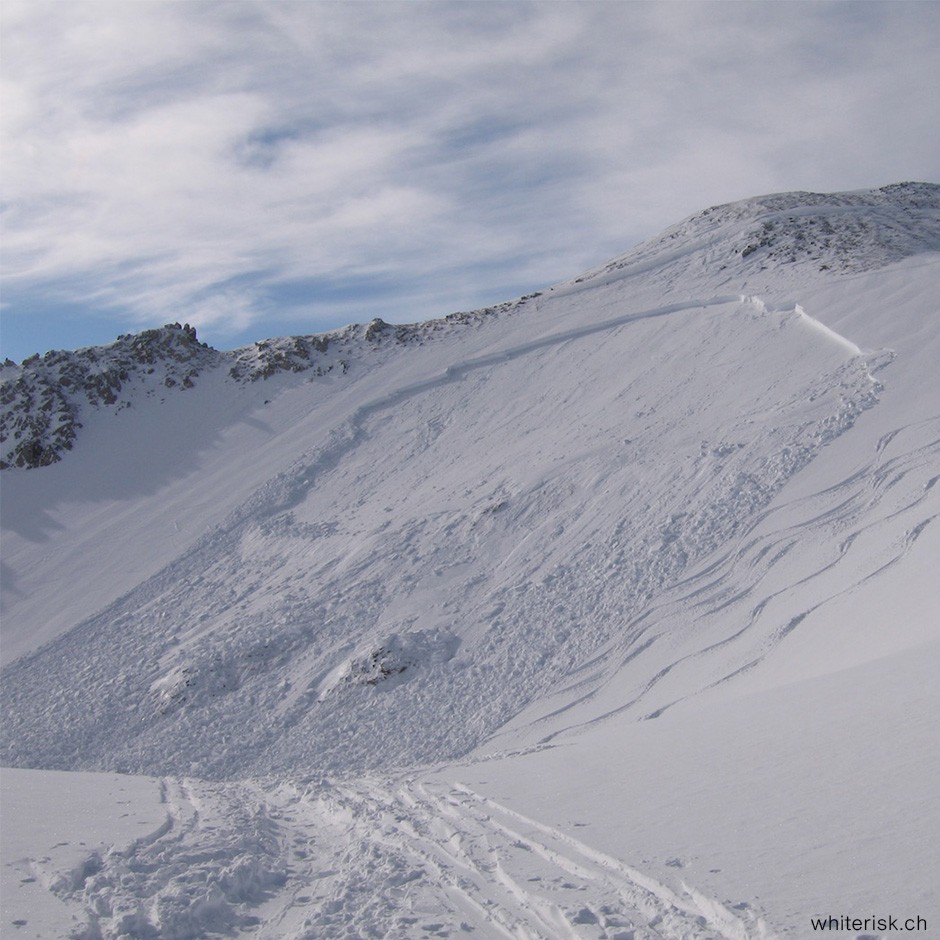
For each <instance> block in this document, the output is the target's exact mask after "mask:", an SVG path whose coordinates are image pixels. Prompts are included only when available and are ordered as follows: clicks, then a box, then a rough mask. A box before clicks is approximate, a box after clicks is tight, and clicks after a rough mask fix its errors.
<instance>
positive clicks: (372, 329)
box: [0, 297, 531, 470]
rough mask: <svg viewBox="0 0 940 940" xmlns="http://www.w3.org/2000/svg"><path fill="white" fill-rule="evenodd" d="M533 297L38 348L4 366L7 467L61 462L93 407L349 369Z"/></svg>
mask: <svg viewBox="0 0 940 940" xmlns="http://www.w3.org/2000/svg"><path fill="white" fill-rule="evenodd" d="M529 299H531V298H530V297H525V298H520V299H519V300H517V301H513V302H509V303H505V304H501V305H499V306H498V307H490V308H486V309H484V310H479V311H474V312H472V313H455V314H450V315H449V316H447V317H443V318H441V319H437V320H430V321H428V322H426V323H419V324H410V325H392V324H389V323H385V322H384V321H383V320H381V319H378V318H376V319H374V320H372V321H371V322H370V323H368V324H365V325H362V324H353V325H351V326H347V327H344V328H342V329H339V330H333V331H331V332H327V333H319V334H312V335H307V336H285V337H278V338H274V339H265V340H258V341H257V342H255V343H252V344H250V345H248V346H242V347H239V348H238V349H234V350H231V351H229V352H220V351H219V350H216V349H213V348H212V347H210V346H208V345H207V344H206V343H200V342H199V341H198V339H197V336H196V330H195V328H194V327H192V326H190V325H189V324H188V323H187V324H183V325H180V324H179V323H168V324H166V325H165V326H163V327H160V328H158V329H152V330H144V331H143V332H141V333H136V334H124V335H121V336H119V337H118V338H117V340H116V341H115V342H114V343H111V344H109V345H106V346H90V347H86V348H83V349H78V350H75V351H67V350H53V351H50V352H47V353H46V354H45V355H44V356H40V355H39V354H38V353H37V354H36V355H34V356H30V357H29V358H27V359H24V360H23V362H22V363H20V364H19V365H17V364H16V363H15V362H12V361H11V360H7V361H6V362H5V363H3V364H2V365H0V405H2V412H0V445H2V446H0V469H2V470H10V469H24V470H28V469H32V468H36V467H44V466H48V465H49V464H52V463H56V462H58V461H59V460H61V459H62V458H63V456H64V455H65V453H66V452H67V451H69V450H71V449H72V447H73V445H74V442H75V440H76V438H77V436H78V433H79V431H80V429H81V428H82V418H83V416H84V415H87V414H88V413H89V411H90V410H91V411H103V410H106V409H109V410H111V411H112V412H119V411H121V410H123V409H125V408H130V407H132V406H133V405H134V403H135V402H139V401H141V400H142V399H146V398H154V397H159V396H164V395H167V394H172V393H174V392H180V391H186V390H188V389H192V388H194V387H195V386H196V384H197V383H198V381H199V378H200V376H202V375H204V374H205V373H206V372H208V371H210V370H216V369H218V370H223V371H224V372H225V374H226V377H227V379H228V380H229V381H232V382H234V383H236V384H240V385H244V384H246V383H250V382H256V381H258V380H263V379H268V378H270V377H272V376H274V375H277V374H279V373H300V372H305V373H309V374H311V375H314V376H324V375H327V374H328V373H331V372H333V371H334V370H336V371H338V372H343V373H345V372H346V371H347V370H348V369H349V368H350V364H351V363H353V362H357V361H359V360H366V361H368V359H369V358H370V357H372V356H373V355H374V353H375V351H376V350H377V349H380V348H387V347H389V346H408V345H417V344H421V343H424V342H426V341H427V340H429V339H431V338H434V337H439V336H442V335H446V334H448V333H450V332H452V331H453V330H455V329H460V328H462V327H465V326H467V325H471V324H479V323H480V322H482V321H483V320H484V319H485V318H487V317H490V316H492V315H496V314H499V313H504V312H507V311H509V310H512V309H514V308H516V307H519V306H521V305H522V304H524V303H525V302H526V301H527V300H529Z"/></svg>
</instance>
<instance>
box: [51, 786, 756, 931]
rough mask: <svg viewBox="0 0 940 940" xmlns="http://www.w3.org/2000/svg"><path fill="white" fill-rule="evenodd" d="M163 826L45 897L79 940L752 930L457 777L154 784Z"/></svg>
mask: <svg viewBox="0 0 940 940" xmlns="http://www.w3.org/2000/svg"><path fill="white" fill-rule="evenodd" d="M162 788H163V793H164V801H165V804H166V808H167V814H168V815H167V823H166V825H165V826H164V827H162V828H161V829H160V830H158V831H157V832H156V833H154V834H153V835H152V836H151V837H149V838H148V839H143V840H140V841H138V842H136V843H135V844H134V845H133V846H131V847H130V848H128V849H126V850H123V851H117V850H112V851H111V852H109V853H107V854H106V855H105V856H104V857H100V856H95V857H93V858H91V859H89V861H88V862H86V864H85V865H84V866H83V868H82V869H81V870H80V871H79V872H77V873H74V874H73V875H72V876H71V877H70V878H68V879H66V878H60V879H59V881H58V882H57V883H56V884H55V885H54V889H53V890H55V892H56V893H57V894H59V896H60V897H61V898H62V899H63V900H64V901H66V902H67V903H69V904H71V905H73V906H78V907H80V908H81V910H82V912H83V918H84V926H83V927H80V928H78V929H76V930H75V931H74V932H73V933H72V935H71V936H72V938H73V940H112V938H117V937H121V936H135V937H142V938H143V937H160V938H162V940H185V938H195V937H202V936H207V935H210V934H214V933H231V932H233V931H238V932H240V933H242V934H243V935H249V936H255V937H257V938H259V940H261V938H269V940H274V938H283V940H323V938H327V937H328V938H330V940H343V938H347V940H353V938H356V940H363V938H373V937H374V938H386V940H418V938H430V937H449V936H465V935H471V936H472V935H476V936H479V937H484V938H487V940H489V938H499V937H504V938H510V940H758V938H768V937H770V934H769V933H768V931H767V928H766V927H765V925H764V924H763V922H762V921H761V920H760V918H759V917H757V916H755V915H753V914H752V913H751V912H750V911H748V910H747V909H746V908H745V907H743V906H742V907H741V908H740V909H739V912H737V913H736V912H733V911H731V910H729V909H728V908H726V907H725V906H724V905H722V904H721V903H720V902H718V901H717V900H715V899H712V898H708V897H706V896H705V895H704V894H702V893H701V892H699V891H696V890H695V889H694V887H688V886H685V885H683V887H682V889H681V890H680V891H678V892H677V891H674V890H673V889H671V888H669V887H667V886H666V885H664V884H662V883H660V882H659V881H657V880H656V879H654V878H652V877H650V876H648V875H646V874H644V873H642V872H640V871H638V870H637V869H635V868H632V867H630V866H628V865H625V864H624V863H623V862H621V861H619V860H618V859H615V858H612V857H611V856H609V855H606V854H604V853H601V852H598V851H596V850H594V849H592V848H591V847H589V846H588V845H586V844H584V843H583V842H580V841H579V840H577V839H575V838H573V837H571V836H570V835H567V834H565V833H563V832H560V831H558V830H556V829H554V828H552V827H550V826H547V825H544V824H542V823H539V822H536V821H534V820H532V819H528V818H527V817H525V816H523V815H521V814H520V813H517V812H515V811H513V810H510V809H508V808H506V807H504V806H502V805H500V804H499V803H497V802H495V801H494V800H491V799H488V798H486V797H483V796H480V795H478V794H477V793H475V792H473V791H472V790H470V789H469V788H467V787H465V786H462V785H460V784H431V783H422V782H420V781H416V780H413V779H412V780H405V781H398V782H397V783H396V782H393V781H382V780H379V779H374V778H362V779H358V780H351V781H343V782H339V781H336V782H327V781H320V782H319V783H317V784H316V785H313V786H306V787H297V786H293V785H290V784H280V785H277V786H269V787H267V788H262V787H261V786H260V785H255V784H251V783H248V782H242V783H238V784H207V783H202V782H198V781H192V780H185V779H175V778H174V779H165V780H164V781H163V782H162Z"/></svg>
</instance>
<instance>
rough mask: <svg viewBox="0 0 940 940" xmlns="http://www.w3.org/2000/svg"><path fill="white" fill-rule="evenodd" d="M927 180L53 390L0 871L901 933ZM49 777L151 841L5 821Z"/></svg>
mask: <svg viewBox="0 0 940 940" xmlns="http://www.w3.org/2000/svg"><path fill="white" fill-rule="evenodd" d="M938 193H940V187H936V186H931V185H928V184H904V185H902V186H898V187H886V188H885V189H883V190H877V191H872V192H868V193H852V194H837V195H835V196H821V195H818V194H799V193H798V194H785V195H782V196H775V197H761V198H759V199H755V200H748V201H745V202H744V203H738V204H734V205H732V206H726V207H718V208H716V209H713V210H707V211H706V212H705V213H700V214H699V215H697V216H693V217H692V218H691V219H689V220H686V222H684V223H681V224H680V225H679V226H676V227H675V228H674V229H671V230H669V231H667V232H666V233H664V235H663V236H662V238H660V239H657V240H654V241H653V242H650V243H647V244H646V245H643V246H640V247H639V248H638V249H635V250H634V251H633V252H631V253H629V254H628V255H626V256H624V257H623V258H621V259H616V260H615V261H613V262H611V263H609V264H608V265H605V266H603V267H602V268H598V269H597V270H596V271H594V272H589V273H588V274H586V275H584V276H583V277H581V278H578V279H576V280H574V281H571V282H567V283H565V284H559V285H556V286H555V287H554V288H552V289H549V290H546V291H544V292H542V293H541V294H540V295H538V296H535V297H531V298H527V299H526V301H525V302H517V303H515V304H507V305H503V307H501V308H498V309H494V310H491V311H487V312H481V313H479V314H474V315H466V316H463V317H460V318H457V319H451V320H450V321H448V322H447V323H445V324H438V325H431V324H429V325H424V326H419V327H408V328H392V327H384V326H382V325H375V324H373V325H372V326H371V327H370V328H368V329H366V328H349V330H348V331H345V332H344V333H343V336H342V338H340V339H337V340H335V341H334V342H333V344H332V346H330V345H329V344H327V348H326V349H324V348H323V343H322V342H321V341H320V340H315V339H314V338H308V339H306V340H303V342H302V343H299V341H298V342H294V341H290V342H287V341H273V345H272V346H265V347H264V348H263V349H261V348H260V347H259V349H260V351H259V349H255V350H252V349H250V348H249V349H248V350H242V351H236V353H235V354H216V358H213V357H212V356H203V358H204V359H205V360H206V362H207V363H208V364H204V366H203V367H202V368H201V369H200V371H198V372H197V373H193V380H192V385H193V387H191V388H189V389H187V390H185V391H183V390H180V389H178V388H173V389H172V390H171V391H169V392H167V391H166V386H162V387H161V386H159V385H154V384H153V380H151V379H149V378H147V377H146V376H143V377H140V378H139V379H138V378H135V377H133V376H132V378H131V380H129V381H127V382H126V384H125V386H124V387H122V389H121V391H120V395H122V396H124V397H123V398H120V399H119V400H117V401H115V402H114V403H112V404H111V405H110V406H108V407H101V406H92V405H89V404H82V405H81V407H80V409H79V408H78V406H76V413H78V414H80V417H81V424H82V428H81V430H80V433H78V434H76V437H75V440H74V444H73V447H72V449H71V450H70V451H68V452H67V453H64V454H63V459H62V460H61V461H60V462H58V463H53V464H51V465H49V466H43V467H40V468H38V469H32V470H28V471H23V470H17V471H7V472H5V474H4V480H3V491H4V492H3V513H4V517H3V524H4V533H3V539H4V540H3V554H4V572H3V573H4V593H3V601H4V610H3V613H4V616H3V634H2V640H3V649H2V652H3V659H4V663H5V666H4V674H3V698H4V709H5V721H4V726H3V748H4V758H3V759H4V762H5V763H6V764H8V765H12V766H16V767H22V768H35V769H34V770H29V771H27V770H21V771H9V772H7V771H4V781H5V782H4V787H5V792H4V823H3V825H4V830H3V846H4V848H3V853H4V865H5V869H4V871H5V873H6V872H7V871H8V870H11V871H17V872H18V871H22V870H24V869H23V866H24V864H31V865H33V866H34V867H35V866H39V867H40V868H42V870H43V871H44V872H47V871H52V869H53V868H56V865H58V868H57V870H58V871H60V872H66V873H67V872H69V871H71V872H73V873H74V872H75V871H76V870H78V871H82V870H83V869H82V865H85V868H86V869H88V870H87V875H88V876H87V877H80V878H77V879H76V878H75V877H74V876H67V877H66V878H65V881H60V882H55V876H54V875H44V876H43V877H44V878H45V879H46V880H45V882H43V883H46V884H49V885H53V883H55V884H56V885H58V887H57V888H55V889H54V890H53V891H51V892H47V896H48V898H49V902H48V903H49V904H50V905H53V907H50V908H49V910H53V909H55V910H58V911H59V915H61V910H60V909H59V908H61V907H65V908H66V909H67V910H68V911H69V917H76V918H78V920H77V921H76V923H79V924H81V925H82V926H81V927H80V928H77V929H78V933H77V934H75V935H76V936H77V935H81V936H87V937H89V938H91V937H98V936H101V937H112V936H141V937H147V936H163V937H174V938H175V937H191V936H211V935H213V934H214V933H225V932H226V931H227V932H229V933H232V932H237V931H241V932H242V933H244V934H247V935H255V936H258V937H311V938H312V937H324V938H332V937H372V936H375V937H385V936H388V937H403V938H405V937H407V938H410V937H425V936H454V935H461V934H462V933H467V932H472V933H474V935H476V936H482V937H501V936H511V937H546V938H556V937H558V938H562V937H619V938H621V940H625V938H629V937H633V938H634V940H639V938H653V937H673V938H679V937H686V938H719V937H721V938H742V937H754V938H759V937H771V936H779V937H785V936H786V937H789V936H792V937H803V936H809V935H811V934H812V931H811V928H810V923H809V919H810V917H812V916H824V915H828V914H834V915H836V916H839V915H844V914H849V915H851V916H858V917H865V916H871V915H872V914H877V915H879V916H887V915H895V916H901V917H902V919H903V918H904V917H911V916H921V917H924V918H926V920H927V923H928V925H929V926H930V927H931V928H932V929H934V930H936V924H937V923H940V919H938V916H940V911H938V905H937V898H936V893H935V891H936V888H935V885H936V880H937V878H936V876H937V875H938V874H940V865H938V862H940V857H938V854H937V848H936V846H937V845H938V844H940V825H938V819H937V814H936V813H935V812H932V807H933V806H934V805H936V801H937V798H938V796H940V793H938V789H940V788H938V785H937V782H936V781H937V780H938V779H940V773H938V771H940V767H938V766H937V765H938V760H940V757H938V754H940V751H938V748H937V742H936V733H935V727H934V725H935V715H936V714H937V705H938V702H937V691H936V683H935V682H933V681H932V680H933V677H934V676H935V674H936V669H937V666H938V665H940V663H938V659H940V656H938V654H940V642H938V631H937V624H938V623H940V617H938V604H937V601H936V599H935V598H936V590H935V580H936V576H935V569H936V559H937V556H938V547H940V546H938V544H937V541H938V532H937V526H936V525H933V524H932V523H934V522H935V520H936V516H937V514H938V512H940V498H938V489H937V487H936V482H937V480H938V479H940V383H938V381H937V378H936V363H937V362H938V361H940V329H938V328H937V323H938V321H937V316H936V314H937V309H936V303H937V302H936V297H937V289H938V286H940V283H938V272H940V253H938V249H940V199H938ZM367 334H368V335H367ZM298 343H299V345H298ZM271 349H274V350H276V351H277V355H274V354H273V353H271V352H270V350H271ZM298 349H300V350H301V352H300V353H298V352H297V350H298ZM285 350H287V352H285ZM288 353H289V355H288ZM314 353H315V355H314ZM102 355H104V354H102ZM200 355H202V354H200ZM261 355H267V356H268V358H267V359H266V360H265V361H264V362H261V360H260V359H259V358H258V357H259V356H261ZM226 357H228V358H226ZM291 357H293V358H291ZM340 361H342V367H340V366H339V363H340ZM259 362H261V364H260V365H259ZM272 362H280V363H282V364H283V363H284V362H288V363H289V365H288V367H284V368H274V367H273V366H271V363H272ZM233 363H235V364H237V363H241V365H240V366H239V368H238V369H235V370H234V372H233V368H234V366H233ZM314 363H315V364H314ZM330 366H332V368H330ZM16 368H17V369H20V368H23V369H25V368H27V366H26V364H24V366H23V367H16ZM252 370H253V371H252ZM18 374H20V373H18ZM159 375H162V373H158V377H159ZM252 375H255V376H256V380H255V381H251V376H252ZM262 375H263V376H265V377H263V378H261V377H259V376H262ZM246 376H248V378H246ZM148 382H149V383H150V384H148ZM160 388H162V389H163V390H161V391H158V392H157V391H155V390H156V389H160ZM125 402H126V403H127V404H124V403H125ZM54 771H70V772H72V773H69V774H62V773H55V772H54ZM91 771H96V772H104V771H107V772H114V771H119V772H121V773H122V774H124V775H127V776H122V777H120V778H117V779H121V780H126V781H129V782H130V781H135V782H134V783H129V784H128V786H129V787H130V786H133V787H138V788H139V789H138V790H135V794H136V795H135V796H134V797H133V804H134V807H135V809H134V812H136V813H138V814H139V815H140V817H141V819H150V818H151V815H152V814H154V813H156V815H157V816H160V814H161V813H162V817H161V819H162V823H160V824H158V825H157V826H155V827H154V829H153V830H152V834H153V837H152V838H149V839H143V840H140V839H137V840H136V841H135V839H134V838H133V837H132V836H131V835H130V834H128V833H127V832H125V831H121V832H118V831H115V830H111V829H108V825H109V822H108V819H109V812H110V811H109V810H108V809H107V799H106V798H105V797H104V795H103V794H102V802H101V804H100V809H99V810H97V811H94V812H90V816H95V817H96V820H100V828H99V827H98V825H97V822H96V825H95V827H93V828H94V829H95V831H96V832H99V831H100V832H101V833H102V834H101V835H100V837H98V841H99V842H102V843H105V842H107V843H110V844H111V845H113V846H114V848H113V850H111V851H110V852H108V851H105V852H102V851H101V849H100V848H98V849H95V851H96V852H97V854H96V855H94V858H95V859H96V861H94V862H93V863H92V865H91V868H88V866H87V865H86V864H85V863H86V862H87V859H88V858H91V857H92V855H91V854H89V855H88V856H87V857H86V859H84V860H82V859H78V860H77V861H76V860H75V859H73V858H70V859H68V860H63V861H62V862H61V863H58V862H57V863H56V864H55V865H52V866H51V867H50V863H48V862H46V863H40V862H39V861H37V859H41V858H42V857H43V854H42V853H43V848H42V845H41V844H40V840H38V839H35V840H33V843H30V830H29V826H30V823H29V820H30V819H31V818H32V816H31V815H30V814H29V813H26V812H19V811H17V813H16V816H15V819H16V828H15V829H12V830H9V831H11V832H16V833H17V834H16V836H15V838H13V837H11V839H8V837H7V832H8V825H9V823H8V821H7V820H8V817H9V816H10V813H9V812H8V811H7V804H8V802H10V803H12V804H13V805H19V804H20V803H21V802H22V800H23V799H24V797H23V795H22V792H23V791H22V789H19V790H17V789H16V788H15V787H14V788H13V795H12V796H8V795H7V793H6V786H7V783H6V781H7V780H10V779H12V780H14V781H20V780H24V779H26V777H24V776H23V775H29V779H31V780H34V781H35V787H36V792H37V793H48V794H50V796H49V797H48V800H49V801H54V800H55V799H56V797H55V796H53V795H51V794H53V793H54V792H55V788H56V787H60V788H61V787H65V786H68V784H67V783H66V782H65V781H68V780H69V779H70V778H72V775H73V774H74V773H76V772H81V773H82V776H81V777H76V778H75V779H77V780H78V779H80V780H83V781H85V780H88V779H89V778H88V776H87V774H88V772H91ZM10 774H16V776H15V777H12V778H11V777H10V776H9V775H10ZM131 774H138V775H143V776H142V777H134V776H130V775H131ZM153 777H160V778H161V781H160V783H159V786H158V785H157V784H154V783H152V782H150V778H153ZM108 779H110V780H114V779H115V778H113V777H112V778H108ZM136 781H139V782H136ZM109 786H110V784H109ZM96 813H97V816H96ZM24 829H25V831H24ZM94 839H95V837H93V836H91V835H89V836H88V837H87V838H83V839H82V840H81V841H84V842H86V843H87V844H89V845H91V844H92V841H94ZM17 840H25V841H17ZM67 841H69V842H73V839H72V838H69V839H68V840H67ZM75 841H77V840H75ZM9 844H17V845H20V844H22V846H23V847H22V848H19V847H18V848H17V850H16V854H17V858H18V859H19V861H16V860H14V861H16V865H17V866H18V867H16V866H14V867H13V868H10V866H9V861H10V860H11V856H10V854H9V853H8V846H9ZM30 844H34V845H35V846H36V847H35V849H32V850H30V849H29V848H28V846H29V845H30ZM24 858H28V859H32V860H33V861H32V862H28V863H27V862H23V861H22V859H24ZM43 865H45V866H46V867H43ZM76 866H78V868H77V869H76ZM91 869H94V871H92V870H91ZM30 884H32V883H30ZM63 886H65V887H63ZM4 893H5V894H6V890H5V892H4ZM4 904H6V901H4ZM55 905H58V906H59V907H58V908H55ZM40 907H41V905H40ZM6 910H7V909H6V907H4V915H3V916H4V921H5V923H4V929H5V930H6V929H9V925H10V924H11V923H12V921H13V920H20V919H23V918H22V917H21V916H19V915H17V916H15V917H12V918H8V917H7V913H6ZM41 916H45V915H41ZM50 916H52V915H50ZM57 923H60V924H64V921H63V920H61V919H60V920H59V921H58V922H57ZM20 929H21V930H23V931H26V930H28V929H29V926H28V925H27V926H22V927H20ZM55 929H56V930H59V932H58V933H47V934H46V935H49V936H68V935H69V934H68V933H67V932H62V931H65V930H66V928H65V927H64V926H62V927H61V928H59V927H56V928H55ZM68 929H69V930H71V929H73V927H69V928H68ZM24 935H29V934H24ZM40 935H41V934H40ZM848 935H851V936H853V937H860V936H877V935H879V934H878V932H877V931H876V930H874V929H872V930H867V932H866V931H855V932H851V933H849V934H848ZM921 935H923V934H921ZM927 935H930V934H929V932H928V934H927Z"/></svg>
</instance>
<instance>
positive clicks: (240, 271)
mask: <svg viewBox="0 0 940 940" xmlns="http://www.w3.org/2000/svg"><path fill="white" fill-rule="evenodd" d="M0 43H2V48H0V53H2V65H0V79H2V87H0V106H2V107H0V146H2V153H0V211H2V216H0V219H2V256H0V274H2V280H0V354H2V355H3V356H9V357H11V358H13V359H14V360H17V361H19V360H21V359H22V358H24V357H25V356H28V355H30V354H32V353H34V352H40V353H42V352H45V351H46V350H48V349H52V348H55V349H61V348H74V347H79V346H87V345H92V344H97V343H103V342H109V341H111V340H113V339H114V338H115V337H116V336H117V335H118V334H119V333H125V332H132V331H136V330H140V329H146V328H149V327H153V326H159V325H161V324H163V323H166V322H174V321H179V322H188V323H191V324H193V325H195V326H196V327H197V329H198V331H199V336H200V339H202V340H205V341H208V342H209V343H210V344H211V345H213V346H216V347H217V348H222V349H226V348H232V347H235V346H238V345H242V344H245V343H249V342H252V341H254V340H256V339H261V338H264V337H269V336H277V335H284V334H296V333H314V332H320V331H323V330H327V329H332V328H335V327H337V326H340V325H343V324H346V323H350V322H365V321H368V320H371V319H372V318H373V317H381V318H383V319H385V320H388V321H391V322H413V321H417V320H424V319H428V318H430V317H434V316H443V315H445V314H447V313H452V312H454V311H458V310H469V309H475V308H479V307H482V306H487V305H490V304H494V303H498V302H501V301H504V300H509V299H512V298H514V297H516V296H519V295H520V294H523V293H528V292H531V291H533V290H538V289H540V288H542V287H545V286H548V285H550V284H554V283H557V282H559V281H562V280H566V279H568V278H571V277H574V276H576V275H578V274H580V273H581V272H582V271H584V270H586V269H588V268H591V267H594V266H596V265H598V264H601V263H602V262H604V261H606V260H607V259H608V258H611V257H613V256H616V255H618V254H621V253H623V252H624V251H626V250H627V249H629V248H631V247H632V246H633V245H635V244H637V243H639V242H641V241H643V240H644V239H646V238H649V237H652V236H654V235H655V234H656V233H657V232H659V231H661V230H662V229H664V228H666V227H667V226H669V225H671V224H673V223H675V222H678V221H680V220H681V219H682V218H684V217H685V216H688V215H690V214H692V213H694V212H697V211H699V210H700V209H703V208H706V207H707V206H711V205H716V204H720V203H723V202H730V201H733V200H736V199H742V198H746V197H749V196H754V195H759V194H764V193H769V192H782V191H788V190H797V189H799V190H812V191H821V192H828V191H838V190H849V189H862V188H870V187H876V186H882V185H886V184H888V183H894V182H900V181H903V180H927V181H933V182H938V181H940V104H938V101H940V99H938V96H937V95H936V89H937V88H938V87H940V57H938V56H937V53H936V49H937V47H938V44H940V3H934V2H916V3H905V2H885V3H881V2H864V3H863V2H852V0H848V2H836V3H829V2H825V3H813V2H800V3H788V2H779V3H758V2H741V3H738V2H719V3H710V2H696V3H682V2H653V3H639V2H638V3H629V2H602V3H594V2H577V3H576V2H511V3H501V2H487V3H483V2H476V0H467V2H455V3H447V2H421V0H417V2H408V3H395V2H379V3H372V2H339V3H332V2H284V3H279V2H254V0H245V2H242V0H225V2H209V3H204V2H198V0H191V2H162V0H161V2H147V0H138V2H135V3H127V2H124V0H119V2H82V0H73V2H67V3H63V2H51V3H50V2H42V0H38V2H37V0H28V2H19V0H4V3H3V5H2V8H0Z"/></svg>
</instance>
